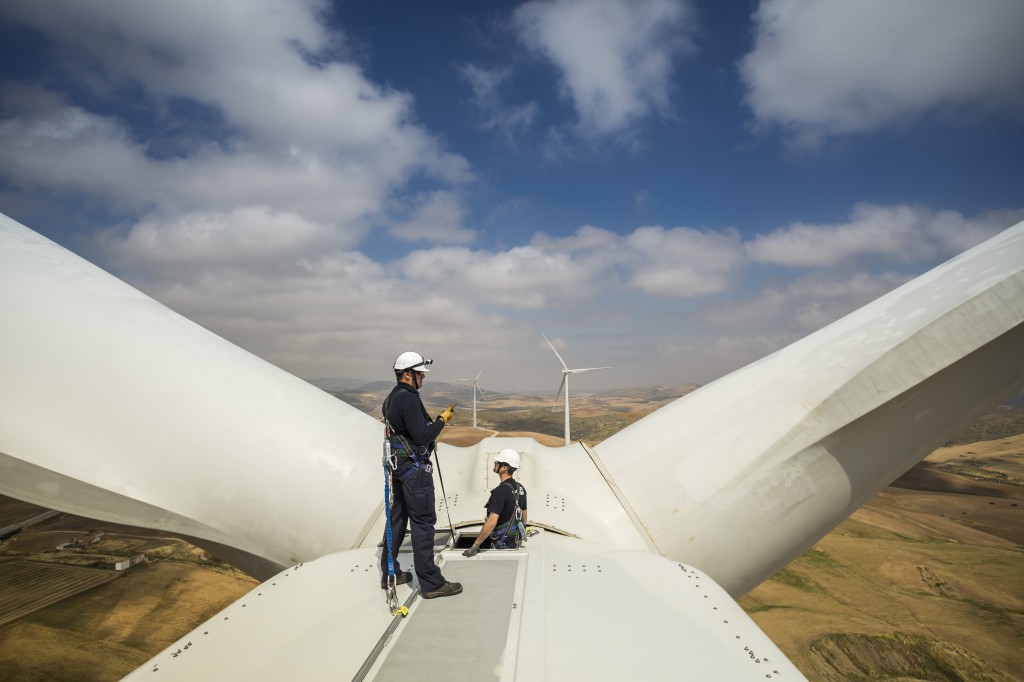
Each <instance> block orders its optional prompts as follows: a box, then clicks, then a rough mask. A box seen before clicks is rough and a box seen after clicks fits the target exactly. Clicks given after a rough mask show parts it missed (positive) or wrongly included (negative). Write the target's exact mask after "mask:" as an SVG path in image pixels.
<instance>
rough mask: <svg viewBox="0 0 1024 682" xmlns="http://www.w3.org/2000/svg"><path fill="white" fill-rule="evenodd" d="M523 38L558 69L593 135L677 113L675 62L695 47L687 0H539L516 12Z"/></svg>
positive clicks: (581, 127) (584, 129) (583, 128)
mask: <svg viewBox="0 0 1024 682" xmlns="http://www.w3.org/2000/svg"><path fill="white" fill-rule="evenodd" d="M514 24H515V26H516V29H517V31H518V34H519V38H520V40H521V41H522V42H523V44H525V45H526V46H527V47H529V48H530V49H532V50H534V51H536V52H537V53H538V54H540V55H542V56H543V57H544V58H545V59H547V60H549V61H550V62H551V63H552V64H553V65H554V67H555V68H556V69H557V70H558V72H559V74H560V88H561V94H562V96H563V97H565V98H566V99H569V100H570V101H571V102H572V103H573V106H574V107H575V110H576V114H577V116H578V126H577V127H578V131H579V132H580V133H582V134H584V135H587V136H595V135H607V134H611V133H618V132H621V131H623V130H624V129H626V128H627V127H628V126H630V125H632V124H633V123H635V122H636V121H638V120H640V119H642V118H644V117H647V116H649V115H651V114H652V113H657V114H659V115H662V116H671V105H670V102H669V95H670V91H671V79H672V67H673V63H674V61H675V60H676V59H677V58H678V57H679V56H680V55H682V54H686V53H688V52H690V51H692V50H693V43H692V36H693V32H694V19H693V11H692V9H691V6H690V3H689V2H686V1H684V0H635V1H633V2H627V1H626V0H534V1H532V2H527V3H525V4H523V5H521V6H520V7H519V8H518V9H517V10H516V12H515V15H514Z"/></svg>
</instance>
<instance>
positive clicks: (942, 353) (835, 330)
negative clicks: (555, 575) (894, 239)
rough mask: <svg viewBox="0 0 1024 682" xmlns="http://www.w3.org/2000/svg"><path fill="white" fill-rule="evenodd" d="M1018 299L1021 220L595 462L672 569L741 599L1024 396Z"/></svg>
mask: <svg viewBox="0 0 1024 682" xmlns="http://www.w3.org/2000/svg"><path fill="white" fill-rule="evenodd" d="M1021 301H1024V222H1021V223H1018V224H1017V225H1016V226H1015V227H1012V228H1010V229H1008V230H1006V231H1005V232H1003V233H1002V234H999V235H996V236H995V237H993V238H992V239H990V240H988V241H987V242H984V243H983V244H979V245H978V246H976V247H974V248H973V249H971V250H970V251H967V252H965V253H962V254H960V255H959V256H957V257H956V258H954V259H953V260H950V261H948V262H947V263H945V264H943V265H940V266H938V267H937V268H935V269H934V270H932V271H930V272H927V273H925V274H923V275H921V276H920V277H918V278H917V279H915V280H913V281H911V282H908V283H906V284H904V285H903V286H901V287H900V288H898V289H895V290H893V291H891V292H889V293H888V294H886V295H885V296H883V297H882V298H880V299H878V300H876V301H874V302H872V303H869V304H867V305H866V306H864V307H863V308H861V309H859V310H856V311H854V312H852V313H850V314H849V315H847V316H846V317H844V318H842V319H840V320H837V321H836V322H833V323H832V324H830V325H829V326H827V327H825V328H823V329H821V330H819V331H817V332H815V333H814V334H812V335H810V336H808V337H806V338H804V339H802V340H800V341H797V342H796V343H794V344H792V345H790V346H788V347H786V348H783V349H782V350H779V351H777V352H775V353H773V354H772V355H770V356H768V357H766V358H764V359H762V360H760V361H759V362H756V363H753V364H751V365H748V366H747V367H745V368H743V369H740V370H737V371H736V372H733V373H732V374H730V375H728V376H726V377H723V378H721V379H718V380H717V381H715V382H714V383H712V384H708V385H707V386H703V387H702V388H700V389H699V390H697V391H694V392H693V393H691V394H689V395H687V396H685V397H684V398H681V399H679V400H677V401H676V402H674V403H671V404H670V405H667V406H665V407H662V408H661V409H660V410H658V411H657V412H655V413H654V414H650V415H648V416H646V417H644V418H643V419H641V420H639V421H638V422H636V423H635V424H633V425H631V426H630V427H629V428H626V429H623V430H622V431H620V432H618V433H616V434H615V435H613V436H611V437H609V438H608V439H607V440H605V441H603V442H602V443H600V444H598V445H597V446H595V448H594V450H595V451H596V452H597V454H598V455H599V456H600V458H601V460H602V461H603V462H604V465H605V467H607V470H608V472H609V475H610V478H611V479H613V480H614V481H615V482H616V483H617V484H618V487H619V491H620V492H621V493H622V495H623V497H624V498H625V499H627V500H628V501H629V504H630V505H631V506H632V508H633V511H634V512H635V513H636V517H637V518H638V519H639V521H640V522H639V524H638V526H640V527H644V528H647V529H651V539H652V542H653V544H654V545H655V546H656V547H657V548H658V550H659V551H660V552H661V553H663V554H664V556H666V557H669V558H671V559H675V560H677V561H682V562H685V563H691V564H693V565H695V566H700V568H701V570H704V571H707V572H708V573H709V574H711V575H712V576H714V578H715V579H716V580H717V581H718V582H719V583H720V584H721V585H722V586H723V587H724V588H725V589H726V590H728V591H729V592H730V593H732V594H734V595H741V594H743V593H745V592H747V591H748V590H749V589H750V588H752V587H754V586H755V585H757V584H758V583H759V582H761V581H762V580H764V579H765V578H767V577H768V576H770V575H772V574H773V573H775V572H776V571H778V570H779V569H780V568H781V567H783V566H785V565H786V564H787V563H789V562H790V561H791V560H792V559H793V558H795V557H797V556H799V555H800V553H801V552H803V551H804V550H805V549H807V548H808V547H810V546H811V545H812V544H813V543H815V542H817V541H818V540H819V539H820V538H821V537H823V536H824V535H825V534H826V533H828V532H829V531H830V530H832V529H833V528H834V527H835V526H836V525H837V524H838V523H839V522H840V521H842V520H843V519H845V518H846V517H848V516H849V515H850V514H851V513H853V512H854V511H855V510H856V509H857V508H858V507H860V506H861V505H862V504H864V503H865V502H867V501H868V500H869V499H870V498H871V496H872V495H874V494H875V493H877V492H878V491H879V490H881V489H882V488H884V487H885V486H887V485H889V484H890V483H891V482H892V481H893V480H894V479H896V478H897V477H898V476H899V475H901V474H902V473H904V472H905V471H907V470H908V469H910V468H911V467H912V466H914V465H915V464H917V462H919V461H920V460H921V459H923V458H924V457H925V456H926V455H928V453H930V452H931V451H932V450H934V449H935V448H936V447H939V446H940V445H942V444H943V443H944V442H945V441H947V440H948V439H949V438H951V437H953V436H954V435H955V434H956V433H957V432H958V431H959V430H960V429H962V428H963V427H964V426H966V425H967V424H969V423H970V422H971V421H973V420H975V419H977V418H978V417H979V416H981V414H983V413H984V412H985V411H986V410H988V409H989V408H990V407H992V406H993V405H998V404H999V403H1000V402H1002V401H1003V400H1006V399H1007V398H1010V397H1011V396H1013V395H1014V394H1015V393H1017V392H1018V391H1020V390H1021V388H1024V354H1022V353H1021V349H1022V348H1024V306H1022V305H1021ZM666 444H668V446H667V447H666ZM655 471H656V472H667V473H666V475H664V476H661V475H659V476H652V475H651V472H655ZM698 491H700V492H698ZM698 528H699V529H700V531H699V532H695V530H694V529H698ZM741 557H742V560H739V559H740V558H741Z"/></svg>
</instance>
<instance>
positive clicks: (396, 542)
mask: <svg viewBox="0 0 1024 682" xmlns="http://www.w3.org/2000/svg"><path fill="white" fill-rule="evenodd" d="M411 468H412V464H411V463H406V464H403V465H402V466H400V467H399V468H398V469H397V470H396V471H395V473H394V474H392V476H391V489H392V490H393V491H394V494H393V495H392V497H393V498H394V501H393V503H392V505H391V536H392V537H391V550H392V553H393V555H394V557H395V575H398V574H399V573H401V571H402V569H401V567H400V566H399V563H398V548H399V547H401V546H402V542H403V541H404V540H405V526H406V523H408V524H409V525H411V526H412V556H413V562H414V564H415V569H416V577H417V578H418V579H419V581H420V590H422V591H423V592H433V591H434V590H437V589H439V588H440V587H441V586H442V585H444V582H445V581H444V577H442V575H441V569H439V568H438V567H437V564H435V563H434V525H435V524H436V523H437V510H436V509H435V508H434V476H433V474H432V473H428V472H426V471H424V470H423V469H416V470H415V471H413V472H412V473H411V474H409V475H408V476H406V478H405V480H404V481H403V480H402V477H403V476H405V475H406V474H407V473H408V472H409V470H410V469H411ZM387 552H388V539H387V531H385V535H384V547H383V549H382V551H381V553H380V568H381V575H382V576H383V578H382V580H385V579H387V575H388V553H387Z"/></svg>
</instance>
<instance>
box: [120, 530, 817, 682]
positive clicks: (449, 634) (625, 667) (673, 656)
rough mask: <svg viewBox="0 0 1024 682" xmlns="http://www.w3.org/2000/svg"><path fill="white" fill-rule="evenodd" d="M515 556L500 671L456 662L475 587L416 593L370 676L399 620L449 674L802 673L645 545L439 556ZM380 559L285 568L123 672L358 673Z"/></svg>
mask: <svg viewBox="0 0 1024 682" xmlns="http://www.w3.org/2000/svg"><path fill="white" fill-rule="evenodd" d="M510 560H514V561H519V562H520V563H521V565H522V569H521V570H517V571H514V572H512V573H511V575H513V576H515V580H516V585H515V586H514V588H512V590H511V592H512V594H513V599H515V601H514V602H513V605H512V611H511V613H512V617H511V618H509V617H508V615H509V614H508V613H505V612H502V613H500V614H496V618H495V623H496V626H497V627H500V628H502V629H507V632H506V633H505V634H504V635H502V634H501V633H497V634H498V637H497V639H498V640H504V642H505V646H504V656H503V665H501V666H500V667H497V668H496V669H494V672H493V675H494V676H493V677H490V676H487V677H485V678H480V677H478V676H474V677H472V678H468V677H466V676H465V671H467V670H473V671H475V672H476V673H478V672H479V671H478V670H477V669H476V668H475V667H474V666H471V665H465V666H462V665H460V661H462V660H464V659H465V656H467V655H468V654H467V652H469V651H472V650H473V645H474V634H473V633H471V632H463V631H462V629H460V628H459V627H458V621H457V620H456V621H454V624H453V623H452V622H451V621H450V619H449V620H445V618H444V617H445V615H446V614H445V613H444V612H445V611H446V610H453V609H454V610H460V609H461V610H472V609H473V608H474V607H475V605H476V604H482V605H488V604H489V602H488V600H487V597H488V595H487V594H484V593H480V592H477V593H474V592H473V591H470V590H467V591H466V592H463V594H461V595H459V596H457V597H450V598H446V599H440V600H433V601H423V600H421V599H417V600H416V601H415V602H414V604H413V606H412V609H411V612H410V615H409V616H408V619H407V620H405V621H403V622H402V625H401V626H400V627H399V629H398V630H397V631H396V632H395V634H394V635H393V636H392V637H391V639H390V640H389V642H388V645H387V646H386V647H385V649H384V651H383V653H382V654H381V659H380V660H379V661H377V663H376V664H375V665H374V667H372V668H371V670H370V675H369V676H368V677H367V679H368V680H373V679H378V680H381V681H382V680H383V679H392V678H390V677H375V676H376V674H377V672H378V671H379V670H382V669H384V670H389V669H390V670H394V669H396V668H395V667H394V666H386V665H385V664H384V661H385V660H386V659H387V657H388V656H390V655H391V654H392V652H393V650H397V649H398V648H399V647H401V646H403V640H402V635H403V628H406V627H411V626H412V623H413V622H417V624H418V625H420V626H421V627H419V628H418V630H419V631H418V633H417V637H418V638H419V639H422V638H423V637H429V636H430V634H431V632H433V633H434V634H435V635H436V639H437V641H436V643H435V645H436V646H437V647H438V648H439V649H440V651H441V653H442V654H448V660H449V663H450V664H449V666H448V667H447V668H446V669H445V670H444V674H443V677H441V676H435V675H434V673H436V670H434V668H429V669H426V670H423V671H422V674H421V676H420V679H446V680H463V679H472V680H474V681H477V680H480V679H494V680H503V681H504V682H511V681H512V680H529V681H530V682H542V681H543V680H550V681H552V682H554V681H556V680H558V681H561V680H634V679H637V680H642V679H648V680H665V679H686V680H712V679H714V680H765V679H771V680H802V679H804V677H803V676H802V675H801V674H800V672H799V671H798V670H797V669H796V668H795V667H794V666H793V665H792V663H790V662H789V661H788V660H787V659H786V657H785V656H784V655H783V654H782V652H781V651H780V650H779V649H778V647H776V646H775V644H773V643H772V642H771V641H770V640H769V639H768V638H767V637H766V636H765V635H764V633H762V632H761V631H760V629H758V627H757V626H756V625H755V624H754V622H753V621H751V620H750V618H749V617H748V616H747V615H746V614H745V613H744V612H743V610H742V609H741V608H740V607H739V606H738V605H737V604H736V603H735V602H734V601H733V600H732V598H731V597H729V595H728V594H726V592H725V591H724V590H722V589H721V588H720V587H718V586H717V585H715V583H714V582H713V581H712V580H711V579H710V577H708V576H707V575H705V574H702V573H700V572H699V571H697V570H696V569H693V568H692V567H689V566H685V565H680V564H678V563H676V562H672V561H669V560H667V559H664V558H662V557H659V556H656V555H654V554H651V553H650V552H646V551H630V550H623V549H619V548H615V547H610V546H608V545H603V544H597V543H589V542H585V541H583V540H578V539H575V538H566V537H561V536H558V535H555V534H552V533H544V532H542V533H541V534H540V535H538V536H535V537H533V538H531V539H530V540H529V542H527V543H526V545H525V546H524V547H523V548H522V549H520V550H517V551H515V552H484V553H481V554H480V555H478V556H477V557H475V558H473V559H465V558H464V557H462V556H461V554H460V553H459V552H457V551H456V552H444V553H443V559H442V561H444V562H445V566H446V567H448V568H449V570H450V571H451V572H452V573H453V574H455V573H457V571H458V567H459V566H460V565H463V563H464V562H474V568H478V567H479V565H480V564H485V563H488V562H506V561H510ZM376 561H377V556H376V553H375V552H374V551H373V550H370V549H357V550H352V551H348V552H342V553H338V554H332V555H329V556H326V557H323V558H322V559H318V560H317V561H313V562H309V563H306V564H303V565H302V566H301V567H298V568H293V569H289V570H287V571H285V572H284V573H282V574H281V575H278V576H276V577H275V578H273V579H272V580H270V581H268V582H267V583H264V584H263V585H261V586H259V587H257V588H256V589H255V590H253V591H252V592H251V593H249V595H247V596H246V597H243V598H242V599H240V600H239V601H238V602H236V603H235V604H233V605H231V606H230V607H228V608H227V609H225V610H224V611H223V612H222V613H219V614H217V615H216V616H214V617H213V618H211V619H210V620H209V621H208V622H207V623H204V624H203V625H200V626H199V627H198V628H196V629H195V630H194V631H192V632H191V633H189V634H187V635H185V636H184V637H182V638H181V639H180V640H178V641H177V642H175V643H174V644H172V645H171V646H170V647H168V649H166V650H165V651H163V652H161V653H160V654H158V655H157V656H155V657H154V658H153V659H152V660H151V661H150V662H149V663H147V664H145V665H143V666H142V667H140V668H139V669H138V670H136V671H135V672H134V673H133V674H132V675H129V676H128V677H127V678H126V679H127V680H132V681H135V680H156V679H159V680H197V679H220V680H275V679H338V680H348V679H352V676H353V675H354V674H355V672H356V671H357V670H358V669H359V667H360V666H361V665H362V664H363V661H364V660H365V656H366V653H367V652H369V651H370V650H371V649H372V647H373V645H374V644H375V643H376V642H377V640H378V639H379V638H380V636H381V635H382V634H383V633H384V631H385V630H386V629H387V626H388V624H389V623H390V621H391V618H390V617H389V615H388V611H387V609H386V606H385V604H384V598H383V593H382V592H381V590H380V589H379V587H378V585H377V581H378V577H377V573H376V568H375V566H376ZM370 567H372V568H370ZM408 594H409V589H408V587H407V586H404V585H403V586H401V587H400V588H399V598H400V600H402V601H404V600H405V598H406V596H407V595H408ZM456 600H461V601H456ZM489 608H494V606H493V604H490V605H489ZM417 619H420V620H419V621H418V620H417ZM424 619H426V622H422V621H423V620H424ZM474 622H475V623H477V624H479V623H488V622H489V621H487V619H484V620H482V621H481V620H479V619H474ZM444 623H448V626H447V627H441V626H442V625H443V624H444ZM483 627H485V628H486V627H487V625H486V624H485V625H483ZM492 634H493V633H484V632H480V633H477V639H478V641H480V642H483V641H494V640H495V639H496V638H495V637H493V636H491V635H492ZM189 642H191V645H189ZM429 644H430V642H422V641H417V643H416V646H426V645H429ZM175 654H177V655H175ZM435 658H436V657H435ZM431 660H432V661H433V660H434V658H432V659H431ZM424 665H427V662H426V661H425V662H424ZM430 665H436V661H435V663H431V664H430ZM154 670H156V672H154Z"/></svg>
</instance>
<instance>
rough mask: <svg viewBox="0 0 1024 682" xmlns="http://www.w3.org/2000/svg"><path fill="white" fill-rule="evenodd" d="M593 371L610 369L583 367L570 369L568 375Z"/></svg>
mask: <svg viewBox="0 0 1024 682" xmlns="http://www.w3.org/2000/svg"><path fill="white" fill-rule="evenodd" d="M595 369H611V367H584V368H583V369H570V370H569V374H579V373H580V372H593V371H594V370H595Z"/></svg>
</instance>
